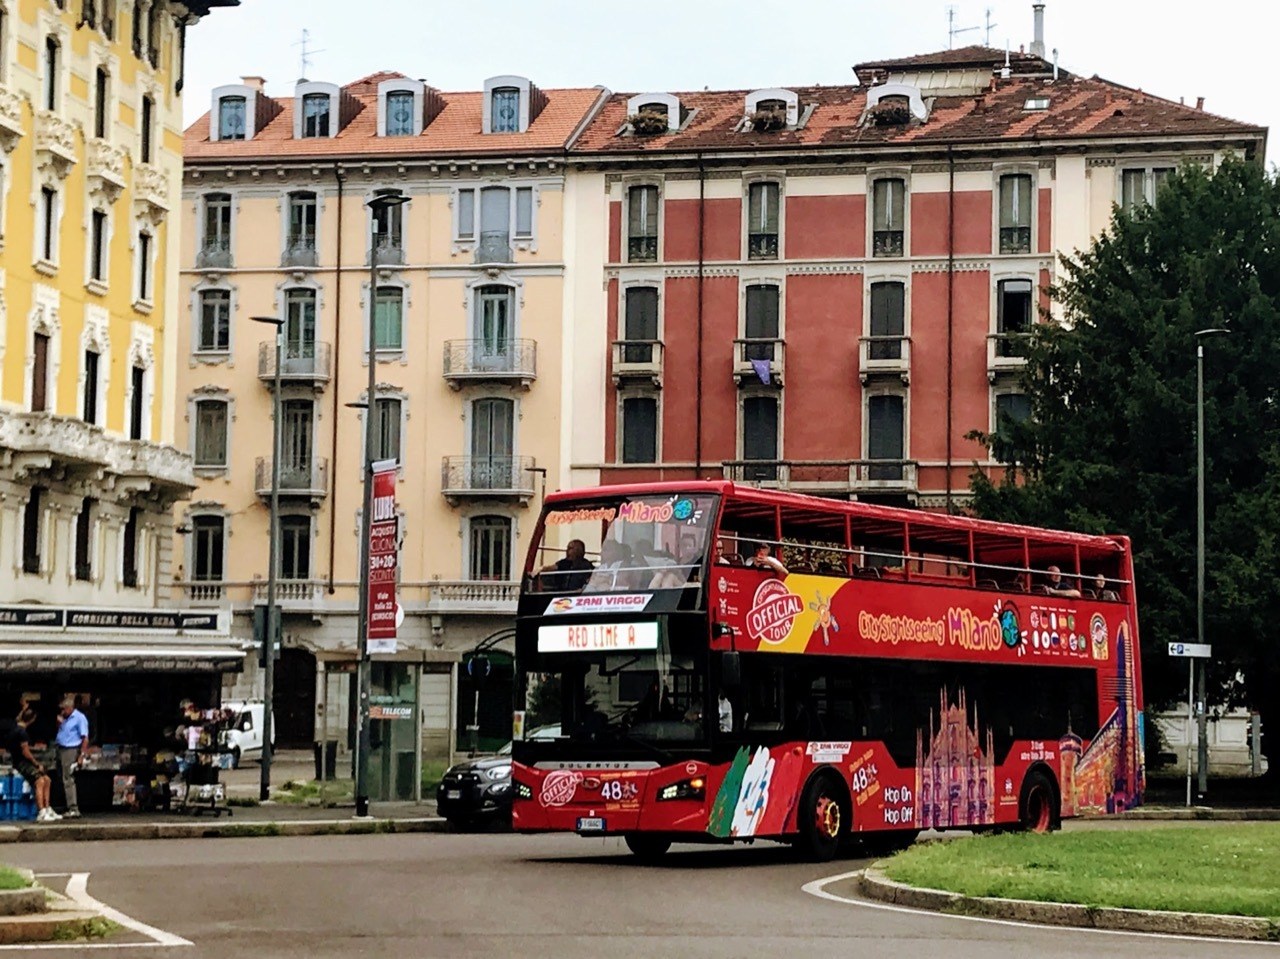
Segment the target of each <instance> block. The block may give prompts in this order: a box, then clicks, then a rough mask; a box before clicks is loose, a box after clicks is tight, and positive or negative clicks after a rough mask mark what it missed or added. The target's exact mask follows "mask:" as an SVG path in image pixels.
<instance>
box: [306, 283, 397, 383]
mask: <svg viewBox="0 0 1280 959" xmlns="http://www.w3.org/2000/svg"><path fill="white" fill-rule="evenodd" d="M290 285H291V286H292V287H298V286H306V285H307V284H304V283H293V284H290ZM385 287H394V288H396V289H399V290H400V293H401V301H400V346H399V348H398V349H382V348H379V349H377V350H375V351H374V352H375V353H376V354H377V361H378V362H379V363H391V362H395V361H399V362H400V364H401V365H402V366H403V365H404V364H406V363H408V362H409V311H410V310H412V309H413V297H412V296H411V295H410V294H411V291H412V289H413V287H412V285H411V284H410V282H409V280H408V279H406V278H405V277H403V276H401V275H400V274H397V273H391V272H390V271H386V270H379V271H378V281H377V283H375V284H374V286H373V289H372V291H371V290H370V288H369V280H368V278H367V277H366V278H365V280H364V282H362V283H361V284H360V315H361V316H362V317H363V318H364V322H363V323H361V324H360V362H361V365H362V366H364V367H365V368H366V369H368V367H369V302H370V298H371V297H376V296H377V291H378V290H380V289H383V288H385ZM282 315H283V314H282ZM319 320H320V302H319V299H318V298H317V300H316V341H317V342H319V340H320V332H319V331H320V323H319Z"/></svg>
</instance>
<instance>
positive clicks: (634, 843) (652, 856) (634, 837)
mask: <svg viewBox="0 0 1280 959" xmlns="http://www.w3.org/2000/svg"><path fill="white" fill-rule="evenodd" d="M622 838H623V839H624V840H625V841H626V843H627V848H628V849H630V850H631V851H632V852H633V853H634V854H635V856H636V858H637V859H639V860H641V861H642V862H656V861H657V860H659V859H661V858H662V856H663V854H664V853H665V852H666V851H667V850H668V849H670V848H671V840H670V839H666V838H664V837H662V836H654V835H651V834H649V833H643V832H629V833H627V834H626V835H625V836H623V837H622Z"/></svg>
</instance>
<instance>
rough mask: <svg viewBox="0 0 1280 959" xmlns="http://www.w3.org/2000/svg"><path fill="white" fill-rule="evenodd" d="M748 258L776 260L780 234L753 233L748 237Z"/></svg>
mask: <svg viewBox="0 0 1280 959" xmlns="http://www.w3.org/2000/svg"><path fill="white" fill-rule="evenodd" d="M747 258H748V259H752V260H776V259H777V258H778V234H776V233H752V234H751V235H750V236H748V237H747Z"/></svg>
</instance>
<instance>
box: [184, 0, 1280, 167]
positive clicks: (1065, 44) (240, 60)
mask: <svg viewBox="0 0 1280 959" xmlns="http://www.w3.org/2000/svg"><path fill="white" fill-rule="evenodd" d="M949 6H954V7H955V9H956V26H958V27H977V28H978V29H974V30H969V31H968V32H965V33H961V34H959V35H958V36H957V37H956V39H955V46H964V45H966V44H970V43H982V42H984V41H985V39H986V36H985V31H984V29H983V26H982V25H983V24H984V22H985V20H986V15H987V11H988V10H990V12H991V20H992V21H993V22H994V23H995V24H996V26H995V27H994V28H993V29H992V30H991V33H990V43H991V45H992V46H995V47H1001V48H1003V47H1004V46H1005V43H1006V41H1007V42H1008V43H1009V44H1011V45H1012V47H1013V48H1014V49H1015V50H1016V49H1017V48H1018V47H1019V46H1020V45H1026V46H1029V45H1030V43H1031V38H1032V14H1031V3H1030V0H986V2H983V0H956V2H955V3H953V4H951V3H948V2H946V0H890V2H878V3H872V2H871V0H777V2H773V3H767V4H766V3H764V2H762V0H646V2H645V3H644V4H640V3H626V4H617V3H602V2H600V0H465V2H458V0H449V2H443V0H418V2H410V0H359V2H356V3H353V2H351V0H241V5H240V7H238V8H231V9H218V10H215V11H213V13H212V14H211V15H210V16H209V17H208V18H206V19H205V20H204V21H202V22H201V23H200V24H198V25H197V26H196V27H195V28H193V29H192V31H191V32H190V34H189V35H188V55H187V87H186V97H187V99H186V114H187V121H188V123H190V122H191V121H193V120H195V119H196V118H197V117H199V116H200V115H201V114H202V113H204V111H205V110H207V109H208V107H209V92H210V90H212V89H213V87H215V86H218V85H219V84H223V83H236V82H238V78H239V77H240V76H241V75H259V76H264V77H266V79H267V92H268V93H270V94H272V95H276V96H285V95H288V94H290V93H291V92H292V89H293V83H294V81H295V80H296V79H297V78H298V77H299V76H300V75H301V72H300V71H301V59H300V55H301V50H302V48H301V45H300V44H299V41H300V40H301V38H302V30H303V28H306V29H307V30H309V31H310V40H309V46H310V47H311V48H312V49H313V50H314V51H315V52H314V53H313V54H312V58H311V64H310V66H309V67H308V69H307V77H308V79H311V80H328V81H331V82H336V83H347V82H349V81H351V80H354V79H357V78H359V77H362V76H365V75H366V74H369V73H373V72H375V71H378V70H383V69H389V70H398V71H400V72H401V73H404V74H407V75H409V76H412V77H418V78H421V79H424V80H426V81H427V82H428V83H430V84H431V85H433V86H435V87H437V88H439V89H441V90H477V89H480V88H481V87H482V84H483V81H484V78H485V77H488V76H494V75H497V74H503V73H515V74H520V75H522V76H527V77H529V78H530V79H531V80H532V81H533V82H534V83H536V84H538V85H539V86H542V87H548V88H549V87H563V86H583V87H590V86H596V85H597V84H598V85H602V86H606V87H608V88H609V89H611V90H614V91H616V92H620V93H621V92H652V91H661V90H671V91H675V90H691V89H701V88H703V87H710V88H712V89H735V88H762V87H772V86H792V85H796V86H798V85H802V84H815V83H851V82H853V74H852V72H851V70H850V67H852V65H853V64H855V63H860V62H862V61H864V60H877V59H884V58H887V57H897V56H906V55H910V54H915V53H926V52H930V51H934V50H942V49H946V47H947V46H948V36H947V10H948V7H949ZM641 11H643V16H641ZM628 17H631V18H633V19H630V20H629V19H628ZM1045 23H1046V26H1045V46H1046V48H1047V49H1049V50H1053V49H1054V48H1055V47H1056V48H1057V49H1058V51H1059V57H1060V62H1061V64H1062V66H1063V67H1064V68H1065V69H1068V70H1071V71H1072V72H1075V73H1079V74H1083V75H1085V76H1089V75H1092V74H1095V73H1096V74H1098V75H1099V76H1102V77H1105V78H1106V79H1109V80H1115V81H1117V82H1119V83H1123V84H1127V85H1130V86H1135V87H1141V88H1142V89H1144V90H1147V91H1150V92H1151V93H1154V94H1156V95H1158V96H1163V97H1168V98H1170V99H1174V100H1176V99H1178V98H1179V97H1185V98H1186V101H1187V102H1188V103H1191V104H1194V103H1195V100H1196V98H1197V97H1201V96H1202V97H1204V98H1205V109H1206V110H1209V111H1211V112H1214V113H1218V114H1221V115H1224V116H1228V117H1232V118H1234V119H1238V120H1244V121H1248V122H1250V123H1257V124H1262V125H1264V126H1268V127H1271V128H1272V133H1271V135H1270V136H1269V137H1268V142H1267V154H1268V159H1269V162H1272V163H1274V162H1277V161H1280V151H1278V149H1277V143H1276V141H1277V139H1278V138H1280V133H1277V132H1276V129H1275V128H1276V127H1277V126H1280V107H1278V106H1277V103H1280V98H1278V97H1277V95H1276V91H1275V90H1273V89H1272V84H1273V82H1274V80H1273V79H1272V77H1271V76H1270V70H1269V69H1267V66H1266V65H1267V64H1269V63H1272V62H1273V61H1274V59H1275V58H1276V54H1277V50H1276V45H1275V37H1276V28H1277V27H1280V6H1277V5H1275V4H1273V0H1216V2H1214V3H1213V4H1209V5H1206V4H1203V3H1192V2H1191V0H1047V3H1046V10H1045Z"/></svg>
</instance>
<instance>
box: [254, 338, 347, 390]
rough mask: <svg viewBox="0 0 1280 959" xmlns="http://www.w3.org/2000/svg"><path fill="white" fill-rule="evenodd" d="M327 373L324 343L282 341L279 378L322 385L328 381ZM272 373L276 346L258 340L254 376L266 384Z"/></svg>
mask: <svg viewBox="0 0 1280 959" xmlns="http://www.w3.org/2000/svg"><path fill="white" fill-rule="evenodd" d="M329 375H330V351H329V344H328V343H306V344H297V343H287V344H285V347H284V357H283V362H282V363H281V364H280V379H281V380H288V381H289V382H291V383H297V382H300V381H302V382H309V383H314V384H324V383H327V382H329ZM275 376H276V345H275V343H274V342H271V341H267V342H265V343H259V344H258V378H259V379H260V380H264V381H266V382H268V383H270V382H272V381H273V380H275Z"/></svg>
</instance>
